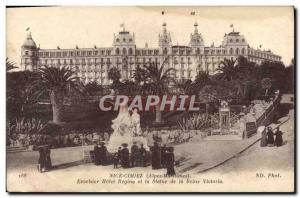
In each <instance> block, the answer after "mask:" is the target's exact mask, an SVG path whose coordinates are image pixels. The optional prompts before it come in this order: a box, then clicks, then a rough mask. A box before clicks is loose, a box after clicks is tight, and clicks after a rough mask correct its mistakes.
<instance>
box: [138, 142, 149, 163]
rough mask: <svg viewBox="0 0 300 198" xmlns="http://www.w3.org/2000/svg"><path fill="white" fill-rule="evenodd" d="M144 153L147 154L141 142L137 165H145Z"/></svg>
mask: <svg viewBox="0 0 300 198" xmlns="http://www.w3.org/2000/svg"><path fill="white" fill-rule="evenodd" d="M146 154H147V151H146V149H145V148H144V145H143V144H141V148H139V156H138V159H139V160H138V166H140V167H145V165H146Z"/></svg>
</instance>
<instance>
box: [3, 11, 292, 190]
mask: <svg viewBox="0 0 300 198" xmlns="http://www.w3.org/2000/svg"><path fill="white" fill-rule="evenodd" d="M294 37H295V35H294V7H293V6H285V7H272V6H269V7H250V6H249V7H188V6H186V7H185V6H182V7H177V6H176V7H175V6H165V7H155V6H153V7H138V6H136V7H134V6H133V7H100V6H94V7H70V6H69V7H68V6H65V7H64V6H61V7H60V6H57V7H7V8H6V43H7V46H6V54H7V55H6V57H7V59H6V109H7V114H6V167H7V169H6V172H7V175H6V178H7V179H6V180H7V191H8V192H199V193H201V192H211V193H216V192H233V193H234V192H286V193H293V192H294V191H295V186H294V185H295V158H294V157H295V150H294V148H295V138H294V137H295V128H294V115H295V108H294V107H295V106H294V103H295V101H294V96H295V95H294V94H295V90H294V82H295V78H294V67H295V65H294V50H295V49H294V48H295V46H294Z"/></svg>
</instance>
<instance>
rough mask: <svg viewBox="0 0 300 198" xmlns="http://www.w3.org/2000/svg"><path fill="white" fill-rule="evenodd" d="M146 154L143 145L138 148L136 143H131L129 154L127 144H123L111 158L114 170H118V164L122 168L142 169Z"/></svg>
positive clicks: (144, 164)
mask: <svg viewBox="0 0 300 198" xmlns="http://www.w3.org/2000/svg"><path fill="white" fill-rule="evenodd" d="M146 154H147V151H146V149H145V148H144V145H143V144H141V145H140V146H138V145H137V143H136V142H133V145H132V146H131V148H130V152H129V149H128V144H126V143H124V144H122V147H119V149H118V151H117V152H116V153H115V154H114V156H113V164H114V168H118V165H119V164H121V167H123V168H130V167H144V166H146Z"/></svg>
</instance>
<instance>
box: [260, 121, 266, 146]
mask: <svg viewBox="0 0 300 198" xmlns="http://www.w3.org/2000/svg"><path fill="white" fill-rule="evenodd" d="M259 130H261V139H260V146H261V147H265V146H267V143H268V142H267V141H268V139H267V132H266V128H265V127H264V126H261V127H259V128H258V132H259Z"/></svg>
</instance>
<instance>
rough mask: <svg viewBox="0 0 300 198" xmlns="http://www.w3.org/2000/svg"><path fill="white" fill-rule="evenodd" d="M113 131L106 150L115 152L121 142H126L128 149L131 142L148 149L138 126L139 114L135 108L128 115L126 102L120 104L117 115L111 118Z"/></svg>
mask: <svg viewBox="0 0 300 198" xmlns="http://www.w3.org/2000/svg"><path fill="white" fill-rule="evenodd" d="M111 127H112V129H113V133H112V135H111V136H110V139H109V143H108V146H107V150H108V151H110V152H116V151H117V150H118V148H119V147H120V146H121V145H122V144H123V143H126V144H128V148H129V149H130V148H131V146H132V145H133V142H136V143H137V145H139V144H143V146H144V148H145V149H146V150H148V146H147V141H146V139H145V138H144V137H142V136H140V135H141V134H142V131H141V127H140V115H139V114H138V113H137V110H134V111H133V114H132V116H130V114H129V111H128V106H127V103H121V104H120V110H119V114H118V116H117V117H116V118H115V119H114V120H112V126H111Z"/></svg>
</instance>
